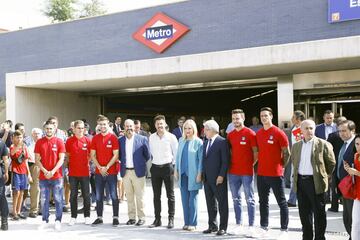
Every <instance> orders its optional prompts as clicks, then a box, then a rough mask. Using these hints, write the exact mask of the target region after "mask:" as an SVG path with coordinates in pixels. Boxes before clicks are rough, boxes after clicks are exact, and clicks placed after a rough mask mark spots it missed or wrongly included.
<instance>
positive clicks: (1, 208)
mask: <svg viewBox="0 0 360 240" xmlns="http://www.w3.org/2000/svg"><path fill="white" fill-rule="evenodd" d="M0 172H1V170H0ZM0 212H1V217H2V218H7V217H8V215H9V206H8V202H7V200H6V196H5V182H4V176H3V175H2V174H1V173H0Z"/></svg>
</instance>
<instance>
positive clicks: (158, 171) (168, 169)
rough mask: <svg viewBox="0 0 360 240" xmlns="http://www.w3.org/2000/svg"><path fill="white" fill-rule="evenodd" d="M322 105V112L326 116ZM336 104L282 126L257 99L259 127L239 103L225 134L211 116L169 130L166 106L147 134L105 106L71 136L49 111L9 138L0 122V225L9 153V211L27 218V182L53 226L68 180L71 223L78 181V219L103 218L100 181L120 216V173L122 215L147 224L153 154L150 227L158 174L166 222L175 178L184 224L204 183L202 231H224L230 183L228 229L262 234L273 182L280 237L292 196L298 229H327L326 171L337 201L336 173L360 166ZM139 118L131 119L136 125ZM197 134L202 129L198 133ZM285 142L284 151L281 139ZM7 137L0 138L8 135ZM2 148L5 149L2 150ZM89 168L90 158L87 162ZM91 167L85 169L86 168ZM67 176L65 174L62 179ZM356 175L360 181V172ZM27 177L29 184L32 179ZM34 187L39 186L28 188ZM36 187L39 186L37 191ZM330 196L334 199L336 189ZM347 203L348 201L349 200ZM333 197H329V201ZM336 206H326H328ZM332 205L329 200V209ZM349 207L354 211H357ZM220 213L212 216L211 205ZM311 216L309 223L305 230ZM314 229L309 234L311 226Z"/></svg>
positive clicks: (355, 230) (347, 208) (359, 149)
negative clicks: (318, 119)
mask: <svg viewBox="0 0 360 240" xmlns="http://www.w3.org/2000/svg"><path fill="white" fill-rule="evenodd" d="M328 115H330V117H329V116H328ZM333 115H334V114H333V113H332V112H331V111H326V112H325V114H324V120H325V122H324V124H321V125H318V126H316V125H315V122H314V121H313V120H311V119H305V115H304V114H303V113H302V112H301V111H295V112H294V115H293V117H292V122H293V128H292V129H291V131H290V134H289V136H287V135H286V134H285V132H284V131H283V130H281V129H280V128H278V127H277V126H275V125H274V124H273V122H272V119H273V111H272V109H271V108H268V107H264V108H261V110H260V120H261V123H262V128H259V127H258V128H256V131H257V132H255V131H254V130H252V129H250V128H248V127H246V126H245V125H244V121H245V113H244V111H243V110H241V109H234V110H233V111H232V112H231V117H232V122H231V126H230V125H229V126H228V128H229V127H231V130H229V131H226V132H227V133H228V134H227V136H226V138H224V137H222V136H220V135H219V132H220V130H219V125H218V123H217V122H216V121H215V120H208V121H205V122H204V123H203V126H204V128H203V129H202V130H201V131H200V132H198V127H197V125H196V122H195V121H194V120H192V119H187V120H186V119H179V121H180V120H181V122H180V123H179V122H178V123H179V128H178V129H175V130H174V131H173V132H174V134H172V133H170V132H169V131H168V130H167V123H166V120H165V116H163V115H157V116H156V117H155V118H154V125H155V128H156V132H154V133H153V134H151V135H149V134H148V133H147V132H145V131H142V130H141V129H140V127H139V121H134V120H132V119H126V120H125V122H124V124H123V125H121V118H120V120H119V119H118V118H116V119H115V123H114V124H112V126H111V123H110V121H109V119H108V118H107V117H106V116H103V115H99V116H98V118H97V127H96V133H97V134H96V135H95V136H92V135H91V134H90V133H89V130H88V126H86V124H87V123H86V122H84V121H82V120H76V121H74V122H73V124H72V130H71V133H72V134H73V135H72V136H69V137H66V134H65V132H64V131H62V130H60V129H58V127H57V126H58V120H57V118H56V117H50V118H49V119H48V120H47V121H46V122H45V123H44V125H43V130H41V129H38V128H34V129H32V135H31V136H30V137H26V136H25V132H24V126H23V124H19V125H21V126H20V127H21V128H22V130H21V129H19V127H15V132H14V133H13V134H12V137H11V141H9V142H7V141H8V139H9V135H10V128H11V126H9V124H8V125H5V126H3V129H4V130H3V131H2V132H0V138H2V140H3V141H0V155H1V158H2V166H3V168H2V171H1V176H2V177H1V178H0V190H1V191H0V211H1V229H2V230H7V229H8V223H7V216H8V212H9V211H8V209H7V201H6V197H5V187H4V186H5V183H6V182H7V180H8V179H9V174H8V168H9V162H10V161H9V160H8V156H10V159H11V170H12V177H11V179H12V180H11V181H12V189H13V205H14V206H13V213H12V214H13V218H14V219H18V218H25V216H23V214H22V213H21V206H22V204H23V194H24V191H25V190H26V189H27V185H28V183H30V201H31V208H30V213H29V216H31V217H37V214H38V212H39V211H38V210H37V208H38V206H39V205H38V204H39V195H40V200H41V201H40V202H41V204H40V206H41V211H40V213H41V214H42V220H43V224H42V225H41V226H40V229H43V228H45V227H47V226H48V225H49V203H50V201H51V199H53V200H54V202H55V209H56V214H55V215H56V220H55V229H56V230H60V229H61V220H62V212H63V207H64V203H65V204H66V199H65V200H64V195H65V198H66V193H65V194H64V192H63V191H64V190H65V192H66V189H65V188H64V186H66V185H68V189H69V192H70V197H69V201H70V208H71V219H70V222H69V225H74V224H75V223H76V221H77V212H78V206H77V203H78V201H77V197H78V186H80V189H81V196H82V197H83V200H84V208H83V210H84V217H85V224H88V225H90V224H91V225H93V226H97V225H100V224H103V204H104V192H105V189H107V191H108V194H109V195H110V198H111V200H112V210H113V222H112V225H113V226H118V225H119V219H118V217H119V193H118V192H119V191H118V190H117V189H118V181H119V180H120V179H121V180H122V185H123V188H124V190H125V194H126V198H127V204H128V218H129V219H128V221H127V222H126V224H127V225H136V226H142V225H144V224H145V213H144V193H145V183H146V175H147V171H148V170H147V169H148V168H147V166H148V165H149V164H148V163H149V162H151V168H150V169H149V173H148V174H149V175H150V174H151V184H152V189H153V195H154V197H153V205H154V217H155V219H154V221H153V222H152V223H151V224H150V225H149V227H151V228H155V227H159V226H161V225H162V218H161V189H162V185H163V183H164V185H165V189H166V196H167V199H168V224H167V228H169V229H171V228H173V227H174V215H175V194H174V184H175V182H177V183H178V185H179V189H180V193H181V201H182V206H183V219H184V226H183V230H185V231H194V230H195V229H196V227H197V224H198V222H197V212H198V211H197V209H198V194H199V190H200V189H202V188H204V192H205V197H206V205H207V212H208V228H207V229H206V230H204V231H203V233H204V234H210V233H216V235H218V236H222V235H225V234H227V231H228V219H229V206H228V194H227V192H228V186H229V188H230V191H231V196H232V200H233V206H234V212H235V223H236V225H235V227H233V228H232V229H231V232H232V233H234V234H245V235H246V236H249V237H259V238H260V237H264V236H266V235H267V234H268V228H269V194H270V189H272V191H273V194H274V195H275V198H276V200H277V203H278V205H279V208H280V230H281V231H280V235H279V237H278V239H287V238H288V233H287V231H288V222H289V210H288V207H291V206H294V205H296V200H297V201H298V207H299V215H300V220H301V223H302V226H303V228H302V229H303V239H306V240H308V239H314V237H315V239H325V229H326V210H325V206H326V196H327V194H328V189H329V184H330V182H329V178H330V177H331V176H332V181H331V184H332V186H333V187H332V194H331V195H332V201H333V202H334V204H335V203H336V202H339V191H338V190H337V183H338V182H339V181H340V180H341V179H342V178H343V177H345V175H347V174H350V175H355V176H356V179H357V178H358V177H357V176H360V163H357V161H359V153H360V136H358V135H356V136H355V124H354V123H353V122H352V121H350V120H346V119H345V118H344V117H340V118H339V121H338V123H337V125H336V124H334V123H333V119H334V116H333ZM136 125H138V126H136ZM199 136H203V138H200V137H199ZM289 142H290V143H291V144H290V145H291V146H290V147H291V151H290V147H289ZM6 144H8V146H7V145H6ZM9 144H10V145H9ZM8 149H10V150H8ZM288 163H289V164H290V165H291V166H292V167H290V169H291V174H290V175H291V179H292V181H291V183H292V184H291V185H292V186H291V193H290V198H289V200H287V199H286V197H285V179H284V169H285V167H286V166H287V165H288ZM92 168H94V169H93V170H92ZM254 169H256V177H257V190H258V195H259V209H260V228H257V229H255V228H254V225H255V211H256V207H255V206H256V204H255V197H254V176H255V170H254ZM91 173H93V174H91ZM91 176H93V185H94V187H91V190H92V192H95V195H96V214H97V218H96V219H95V221H93V222H92V223H91V221H90V206H91V194H90V186H91V185H92V184H91ZM66 178H68V179H67V181H68V184H65V183H64V181H65V179H66ZM359 185H360V182H359ZM32 186H33V188H34V189H32ZM241 187H243V190H244V194H245V201H246V204H247V213H248V223H247V224H246V225H248V228H244V226H245V224H244V222H245V221H244V220H243V216H242V215H243V214H242V194H241V191H240V189H241ZM38 188H40V191H36V190H38ZM358 188H360V187H359V186H358ZM39 192H40V194H39ZM358 192H359V194H358V195H359V197H358V198H357V200H355V201H354V200H352V199H346V198H342V204H343V206H344V210H343V218H344V225H345V227H346V230H347V231H348V233H349V235H351V236H352V239H358V238H359V236H360V234H359V230H360V228H359V221H360V220H359V217H358V215H359V214H358V209H359V208H360V205H359V200H360V190H359V191H358ZM334 198H336V199H334ZM353 203H354V207H353ZM335 205H336V204H335ZM334 207H336V206H332V208H331V209H330V210H332V211H334ZM335 210H336V209H335ZM355 211H357V212H355ZM218 212H219V214H220V223H218V221H217V213H218ZM313 225H315V231H314V230H313ZM314 232H315V234H314Z"/></svg>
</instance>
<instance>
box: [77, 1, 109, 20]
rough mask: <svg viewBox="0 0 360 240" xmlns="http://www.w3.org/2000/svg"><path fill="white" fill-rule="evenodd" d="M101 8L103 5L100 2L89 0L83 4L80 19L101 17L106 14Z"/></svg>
mask: <svg viewBox="0 0 360 240" xmlns="http://www.w3.org/2000/svg"><path fill="white" fill-rule="evenodd" d="M103 7H104V4H103V3H102V2H101V1H100V0H90V2H86V3H84V4H83V6H82V10H81V14H80V18H84V17H94V16H99V15H103V14H105V13H106V10H105V9H104V8H103Z"/></svg>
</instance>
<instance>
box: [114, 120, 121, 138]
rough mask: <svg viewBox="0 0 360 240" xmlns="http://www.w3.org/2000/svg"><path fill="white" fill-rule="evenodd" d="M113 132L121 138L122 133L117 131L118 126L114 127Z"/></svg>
mask: <svg viewBox="0 0 360 240" xmlns="http://www.w3.org/2000/svg"><path fill="white" fill-rule="evenodd" d="M113 131H114V134H115V135H116V136H117V137H119V136H120V132H119V130H118V129H117V127H116V124H115V123H114V126H113Z"/></svg>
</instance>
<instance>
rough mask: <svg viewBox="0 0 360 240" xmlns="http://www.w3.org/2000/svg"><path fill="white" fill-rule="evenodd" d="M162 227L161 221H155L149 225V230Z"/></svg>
mask: <svg viewBox="0 0 360 240" xmlns="http://www.w3.org/2000/svg"><path fill="white" fill-rule="evenodd" d="M160 226H161V219H155V220H154V222H153V223H152V224H151V225H149V228H154V227H160Z"/></svg>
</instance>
